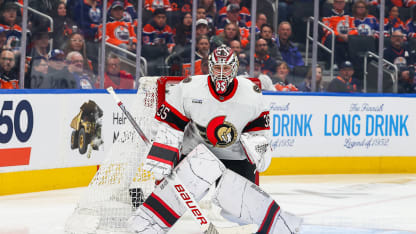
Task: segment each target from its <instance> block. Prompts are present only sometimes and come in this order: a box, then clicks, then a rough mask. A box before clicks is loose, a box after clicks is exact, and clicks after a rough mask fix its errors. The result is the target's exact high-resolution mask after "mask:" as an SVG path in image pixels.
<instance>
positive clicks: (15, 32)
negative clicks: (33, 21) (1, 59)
mask: <svg viewBox="0 0 416 234" xmlns="http://www.w3.org/2000/svg"><path fill="white" fill-rule="evenodd" d="M3 4H4V5H3V6H2V8H1V10H0V26H1V27H3V29H4V30H5V31H6V37H7V43H6V44H7V46H8V47H9V48H10V49H13V48H14V47H19V43H20V39H21V37H22V28H21V27H20V26H19V25H18V23H17V10H18V6H17V5H16V4H14V3H13V2H5V3H3Z"/></svg>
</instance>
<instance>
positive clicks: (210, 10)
mask: <svg viewBox="0 0 416 234" xmlns="http://www.w3.org/2000/svg"><path fill="white" fill-rule="evenodd" d="M200 6H201V7H203V8H205V12H206V14H207V18H209V19H210V20H209V21H211V22H216V16H217V5H216V3H215V1H214V0H201V1H200ZM209 21H208V22H209Z"/></svg>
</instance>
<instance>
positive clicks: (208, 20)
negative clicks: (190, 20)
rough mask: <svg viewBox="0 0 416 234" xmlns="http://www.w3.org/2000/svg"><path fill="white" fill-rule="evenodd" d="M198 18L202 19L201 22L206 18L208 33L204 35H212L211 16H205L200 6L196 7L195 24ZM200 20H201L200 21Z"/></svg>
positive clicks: (203, 9) (212, 24)
mask: <svg viewBox="0 0 416 234" xmlns="http://www.w3.org/2000/svg"><path fill="white" fill-rule="evenodd" d="M200 20H203V22H205V20H206V25H207V29H208V33H207V34H204V35H209V36H212V34H213V33H214V32H215V27H214V23H213V22H212V19H211V18H209V17H207V13H206V10H205V8H204V7H202V6H199V7H198V8H197V9H196V22H197V24H196V25H197V26H198V21H200ZM200 22H202V21H200ZM197 33H198V32H197ZM197 37H198V36H197Z"/></svg>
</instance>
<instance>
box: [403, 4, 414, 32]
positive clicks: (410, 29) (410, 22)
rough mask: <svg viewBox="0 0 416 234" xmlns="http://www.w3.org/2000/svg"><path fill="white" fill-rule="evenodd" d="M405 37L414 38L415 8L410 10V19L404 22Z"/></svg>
mask: <svg viewBox="0 0 416 234" xmlns="http://www.w3.org/2000/svg"><path fill="white" fill-rule="evenodd" d="M405 27H406V28H407V37H408V38H409V39H410V38H416V7H413V8H412V18H410V19H408V20H407V21H406V24H405Z"/></svg>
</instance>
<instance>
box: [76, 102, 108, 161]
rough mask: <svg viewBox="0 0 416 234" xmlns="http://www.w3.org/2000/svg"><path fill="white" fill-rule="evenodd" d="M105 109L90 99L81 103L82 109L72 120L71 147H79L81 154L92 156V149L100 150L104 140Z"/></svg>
mask: <svg viewBox="0 0 416 234" xmlns="http://www.w3.org/2000/svg"><path fill="white" fill-rule="evenodd" d="M102 117H103V111H102V110H101V108H100V107H99V106H98V105H97V104H96V103H95V102H94V101H91V100H89V101H88V102H85V103H84V104H82V105H81V107H80V111H79V113H78V114H77V115H75V117H74V118H73V119H72V121H71V124H70V126H71V128H72V133H71V142H70V147H71V149H73V150H75V149H78V151H79V153H80V154H85V153H86V152H87V150H88V153H87V158H90V157H91V151H92V150H98V149H99V146H100V145H102V144H103V143H104V142H103V140H102V138H101V122H102Z"/></svg>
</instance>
